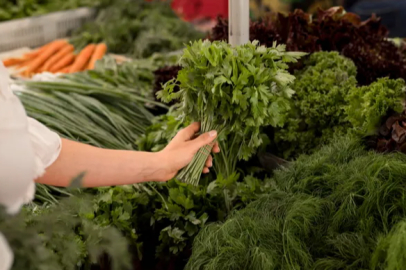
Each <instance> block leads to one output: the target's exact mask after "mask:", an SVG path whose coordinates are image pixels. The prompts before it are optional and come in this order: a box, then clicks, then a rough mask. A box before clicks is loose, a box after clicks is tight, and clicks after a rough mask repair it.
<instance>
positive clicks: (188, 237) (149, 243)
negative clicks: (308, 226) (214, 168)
mask: <svg viewBox="0 0 406 270" xmlns="http://www.w3.org/2000/svg"><path fill="white" fill-rule="evenodd" d="M271 186H272V183H271V182H269V181H268V180H265V181H262V180H259V179H256V178H254V177H252V176H246V177H244V178H243V180H242V181H240V175H239V174H236V173H234V174H233V175H232V176H231V177H229V178H223V177H219V178H218V179H216V180H215V181H213V182H211V183H210V184H209V185H200V186H197V187H194V186H191V185H187V184H185V183H181V182H179V181H176V180H172V181H169V182H168V183H148V184H142V185H133V186H123V187H113V188H102V189H99V192H100V196H99V197H98V198H97V200H96V201H95V204H94V221H95V222H96V223H97V224H100V225H101V226H111V225H113V226H114V227H116V228H118V229H120V231H122V232H123V233H124V234H125V235H126V236H127V238H128V239H129V240H130V242H131V243H132V245H133V246H134V247H136V250H137V255H138V256H137V258H138V259H139V260H141V265H143V266H145V265H150V264H151V262H153V264H154V265H155V264H157V261H158V263H160V262H162V261H166V260H169V259H172V260H176V261H180V262H182V263H181V264H183V262H185V259H187V258H188V257H189V250H190V248H191V245H192V242H193V239H194V237H195V235H196V234H197V233H198V232H199V231H200V230H201V229H202V228H203V227H204V226H205V224H207V223H208V222H213V221H214V222H215V221H224V220H225V218H226V216H227V214H228V212H229V210H228V207H230V208H231V209H239V208H242V207H244V206H245V205H246V204H247V203H249V202H251V201H253V200H255V199H257V198H258V197H259V196H260V195H261V194H264V193H266V192H267V191H268V190H269V189H270V188H271ZM225 194H227V196H226V195H225ZM155 257H156V258H155ZM166 267H168V268H170V267H169V266H168V265H166Z"/></svg>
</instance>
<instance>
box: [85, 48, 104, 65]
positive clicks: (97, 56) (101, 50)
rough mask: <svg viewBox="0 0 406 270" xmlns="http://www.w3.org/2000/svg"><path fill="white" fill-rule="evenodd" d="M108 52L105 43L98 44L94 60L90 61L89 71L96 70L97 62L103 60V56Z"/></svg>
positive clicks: (93, 56)
mask: <svg viewBox="0 0 406 270" xmlns="http://www.w3.org/2000/svg"><path fill="white" fill-rule="evenodd" d="M106 51H107V46H106V44H104V43H100V44H98V45H97V46H96V49H95V50H94V53H93V55H92V58H91V59H90V62H89V65H88V66H87V69H94V66H95V64H96V61H97V60H100V59H102V58H103V56H104V55H105V54H106Z"/></svg>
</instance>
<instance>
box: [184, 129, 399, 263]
mask: <svg viewBox="0 0 406 270" xmlns="http://www.w3.org/2000/svg"><path fill="white" fill-rule="evenodd" d="M404 179H406V156H404V155H402V154H389V155H382V154H378V153H375V152H368V151H366V150H365V149H364V147H363V146H362V144H361V142H360V140H358V139H355V138H351V137H348V136H347V137H344V138H341V139H335V141H334V143H332V144H331V145H329V146H325V147H323V148H322V149H321V150H320V151H317V152H316V153H314V154H313V155H311V156H302V157H300V158H299V159H298V160H297V161H295V162H293V163H292V164H291V165H290V167H289V168H284V169H281V170H279V171H277V172H276V174H275V176H274V178H273V181H274V182H275V188H274V190H273V191H271V192H269V193H268V194H267V195H264V196H263V197H261V198H260V199H258V200H257V201H255V202H253V203H251V204H250V205H248V206H247V208H245V209H244V210H241V211H237V212H235V213H234V214H233V215H232V216H230V217H229V219H228V220H227V221H226V222H224V223H223V224H212V225H210V226H207V227H206V228H205V229H204V230H203V231H201V233H200V234H199V235H198V236H197V238H196V239H195V241H194V246H193V254H192V257H191V259H190V261H189V262H188V265H187V268H186V269H193V270H198V269H205V270H210V269H229V270H231V269H232V270H237V269H250V270H265V269H267V270H269V269H282V270H284V269H320V270H321V269H323V270H325V269H330V270H332V269H403V267H404V263H405V259H406V255H404V252H403V251H404V246H405V245H406V239H405V237H404V232H405V228H406V225H405V224H406V221H405V218H406V212H405V210H406V184H405V181H404Z"/></svg>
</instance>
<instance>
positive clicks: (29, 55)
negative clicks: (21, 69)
mask: <svg viewBox="0 0 406 270" xmlns="http://www.w3.org/2000/svg"><path fill="white" fill-rule="evenodd" d="M58 42H64V43H65V44H66V43H68V42H67V41H66V40H62V39H58V40H54V41H52V42H49V43H47V44H45V45H44V46H42V47H40V48H38V49H37V50H35V51H33V52H29V53H26V54H24V55H23V58H25V59H33V58H35V57H37V56H39V55H40V54H41V53H43V52H44V51H45V50H46V49H47V48H49V47H50V46H51V45H52V44H55V43H58Z"/></svg>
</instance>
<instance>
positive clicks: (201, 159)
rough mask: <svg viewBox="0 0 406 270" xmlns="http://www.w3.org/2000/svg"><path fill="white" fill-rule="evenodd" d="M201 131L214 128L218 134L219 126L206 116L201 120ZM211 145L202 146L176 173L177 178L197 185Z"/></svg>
mask: <svg viewBox="0 0 406 270" xmlns="http://www.w3.org/2000/svg"><path fill="white" fill-rule="evenodd" d="M200 129H201V132H202V133H206V132H210V131H212V130H216V131H217V132H218V134H220V133H221V131H222V130H221V128H220V127H219V126H214V125H213V123H212V122H210V121H207V118H204V120H203V121H202V122H201V127H200ZM212 148H213V145H206V146H205V147H202V148H201V149H200V150H199V151H198V152H197V154H196V155H195V156H194V157H193V160H192V162H191V163H189V165H188V166H187V167H186V168H184V169H183V170H181V171H180V172H179V174H178V175H177V178H178V179H179V180H182V181H185V182H186V181H187V182H188V183H190V184H192V185H195V186H197V185H198V184H199V180H200V176H201V174H202V171H203V169H204V166H205V164H206V161H207V158H208V157H209V156H210V153H211V150H212Z"/></svg>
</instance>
